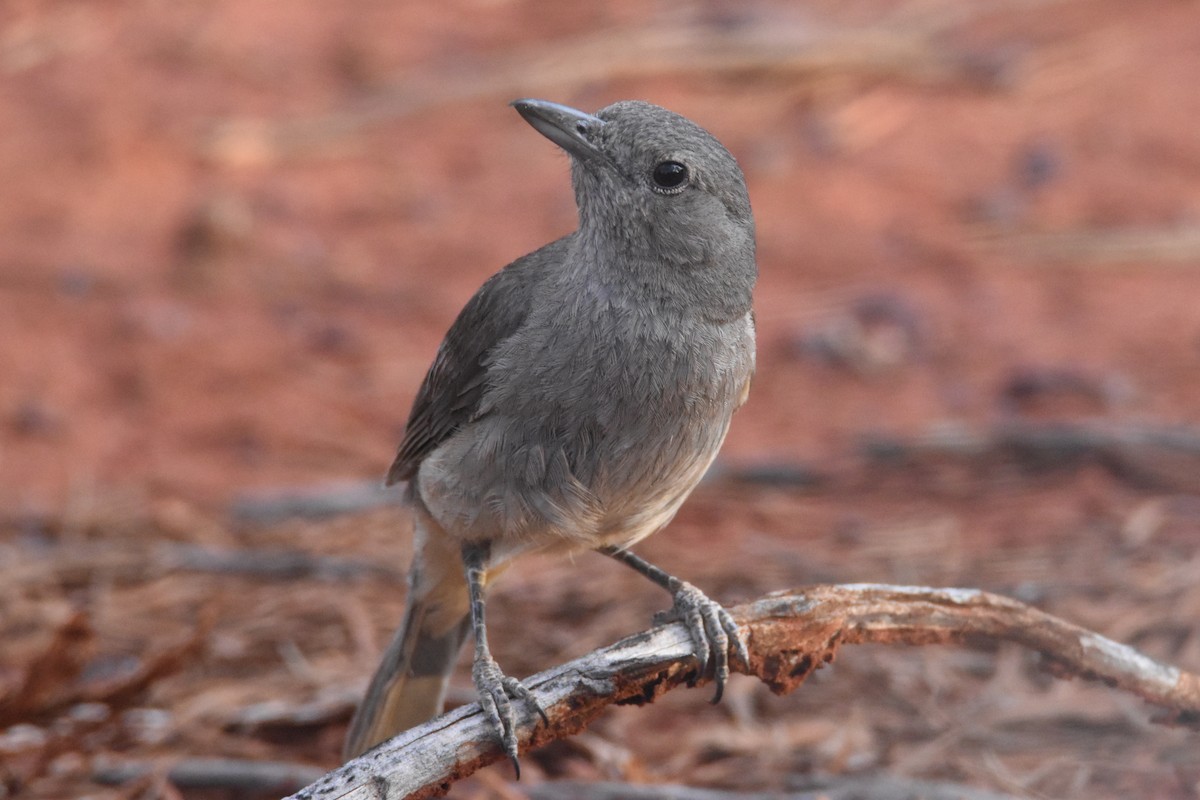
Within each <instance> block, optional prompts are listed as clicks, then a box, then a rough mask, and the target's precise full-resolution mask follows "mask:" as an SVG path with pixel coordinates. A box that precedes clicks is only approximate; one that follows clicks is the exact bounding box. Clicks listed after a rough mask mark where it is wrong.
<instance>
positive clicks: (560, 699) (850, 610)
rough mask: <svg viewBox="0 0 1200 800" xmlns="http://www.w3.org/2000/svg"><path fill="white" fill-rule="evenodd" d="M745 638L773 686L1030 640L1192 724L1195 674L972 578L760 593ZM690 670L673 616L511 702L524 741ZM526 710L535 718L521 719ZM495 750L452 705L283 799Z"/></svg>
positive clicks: (655, 689) (683, 636)
mask: <svg viewBox="0 0 1200 800" xmlns="http://www.w3.org/2000/svg"><path fill="white" fill-rule="evenodd" d="M733 614H734V616H735V617H736V618H737V620H738V623H739V625H741V626H742V630H743V633H744V634H745V635H746V638H747V645H748V647H749V651H750V664H749V665H748V667H747V668H746V671H747V672H748V673H749V674H752V675H755V676H757V677H758V678H759V679H761V680H762V681H763V682H764V683H766V684H767V685H768V686H769V687H770V688H771V690H772V691H774V692H776V693H779V694H782V693H785V692H788V691H791V690H792V689H794V688H795V687H796V686H798V685H800V683H802V682H803V681H804V679H805V678H806V677H807V676H808V675H809V674H811V673H812V672H813V671H814V670H816V669H819V668H820V667H821V666H822V665H823V664H826V663H828V662H831V661H832V660H833V659H834V657H835V656H836V655H837V651H838V650H839V648H840V647H841V646H842V645H845V644H863V643H868V642H871V643H884V644H910V645H915V644H944V643H950V642H962V641H965V640H967V639H970V640H972V641H979V640H993V641H1009V642H1015V643H1017V644H1020V645H1022V646H1024V647H1027V648H1029V649H1031V650H1034V651H1036V652H1038V653H1040V654H1041V655H1042V656H1043V657H1044V658H1045V659H1046V660H1047V662H1048V663H1049V665H1051V666H1052V667H1053V673H1054V674H1055V675H1058V676H1068V675H1077V676H1080V677H1084V678H1088V679H1092V680H1099V681H1102V682H1104V683H1107V684H1108V685H1110V686H1112V687H1114V688H1116V689H1119V690H1121V691H1125V692H1128V693H1130V694H1134V695H1137V696H1138V697H1141V698H1142V699H1144V700H1146V701H1147V702H1149V703H1151V704H1153V705H1156V706H1158V707H1159V708H1161V709H1162V710H1163V712H1165V713H1163V714H1162V715H1161V716H1160V717H1159V718H1158V720H1157V721H1159V722H1164V723H1174V724H1184V725H1191V726H1196V727H1200V676H1198V675H1196V674H1193V673H1188V672H1183V671H1181V670H1179V669H1177V668H1175V667H1171V666H1166V665H1163V664H1159V663H1158V662H1156V661H1153V660H1152V659H1150V658H1148V657H1147V656H1145V655H1142V654H1141V653H1139V652H1138V651H1136V650H1134V649H1132V648H1130V647H1127V646H1125V645H1122V644H1118V643H1116V642H1114V641H1112V640H1110V639H1106V638H1104V637H1103V636H1100V635H1099V634H1097V633H1093V632H1092V631H1089V630H1086V629H1084V628H1081V627H1079V626H1077V625H1073V624H1071V623H1069V622H1066V621H1064V620H1061V619H1058V618H1057V617H1053V616H1051V615H1049V614H1046V613H1044V612H1042V611H1038V610H1036V609H1034V608H1031V607H1030V606H1027V605H1025V604H1023V603H1019V602H1017V601H1015V600H1010V599H1008V598H1005V597H1000V596H998V595H994V594H989V593H987V592H981V591H978V590H974V589H932V588H925V587H908V586H886V585H877V584H851V585H843V586H817V587H812V588H808V589H803V590H796V591H791V592H780V593H777V594H772V595H768V596H767V597H764V598H762V599H760V600H758V601H756V602H754V603H751V604H749V605H745V606H740V607H738V608H736V609H734V610H733ZM707 680H708V679H707V678H706V677H705V676H702V675H701V674H700V669H699V665H698V664H697V663H696V660H695V658H694V657H693V656H692V651H691V642H690V641H689V639H688V634H687V631H686V629H685V628H684V627H683V625H681V624H678V623H674V624H671V625H664V626H660V627H657V628H653V629H651V630H649V631H645V632H643V633H639V634H637V635H634V636H630V637H628V638H626V639H623V640H622V641H620V642H617V643H616V644H614V645H611V646H609V647H605V648H602V649H600V650H597V651H594V652H592V653H589V654H588V655H585V656H583V657H582V658H578V659H576V660H574V661H571V662H569V663H567V664H563V665H561V666H559V667H555V668H553V669H550V670H547V671H545V672H542V673H540V674H538V675H535V676H533V677H532V678H529V679H528V680H526V681H524V683H525V685H526V686H527V687H529V689H530V690H531V691H532V692H533V694H534V696H535V697H536V698H537V700H538V702H539V703H540V704H541V706H542V707H543V708H544V709H545V710H546V713H547V715H548V717H549V720H550V724H549V725H548V726H543V725H538V726H536V727H535V726H534V721H535V719H536V717H533V715H531V714H529V713H528V710H527V709H526V708H525V706H524V704H521V703H517V704H514V710H516V711H518V712H519V713H520V714H521V715H522V718H521V719H520V720H519V727H520V739H521V745H522V749H529V748H533V747H537V746H539V745H542V744H545V743H546V742H549V741H552V740H555V739H561V738H564V737H567V736H570V735H572V734H574V733H577V732H578V731H580V730H582V729H583V728H584V727H586V726H587V724H588V723H589V722H590V721H591V720H592V719H594V718H595V717H596V716H597V715H598V714H599V713H600V712H601V711H602V710H603V709H604V708H605V707H607V706H609V705H612V704H614V703H622V704H629V703H633V704H642V703H648V702H651V701H653V700H654V699H655V698H656V697H658V696H659V695H661V694H663V693H664V692H666V691H668V690H670V689H673V688H675V687H676V686H680V685H684V684H686V685H689V686H694V685H697V684H701V683H705V682H706V681H707ZM531 717H533V718H531ZM502 758H504V755H503V753H502V752H501V750H500V748H499V746H498V745H497V743H496V742H495V741H494V737H493V733H492V730H491V728H490V727H489V726H488V724H487V722H486V721H485V720H484V719H483V716H482V714H481V713H480V711H479V706H478V705H477V704H474V703H472V704H471V705H468V706H464V707H462V708H458V709H456V710H454V711H451V712H450V713H448V714H444V715H442V716H440V717H438V718H436V719H434V720H431V721H430V722H427V723H426V724H424V725H421V726H419V727H417V728H413V729H412V730H409V731H406V732H404V733H402V734H400V735H399V736H397V737H395V738H393V739H391V740H389V741H387V742H385V743H384V744H382V745H380V746H379V747H377V748H375V749H374V750H372V751H370V752H368V753H366V754H364V755H363V756H360V757H359V758H356V759H354V760H353V761H351V762H349V763H348V764H346V765H345V766H343V767H341V768H339V769H336V770H334V771H333V772H330V773H328V774H326V775H325V776H324V777H322V778H321V779H320V780H319V781H317V782H315V783H313V784H312V785H310V786H308V787H307V788H305V789H303V790H302V791H300V792H298V793H297V794H295V795H293V798H294V800H318V799H319V800H329V799H331V798H344V799H345V800H381V799H382V798H389V800H398V799H399V798H410V799H413V800H415V799H416V798H424V797H434V796H438V795H441V794H443V793H445V792H446V791H447V790H448V789H449V787H450V785H451V784H452V783H453V782H455V781H456V780H459V779H461V778H463V777H465V776H467V775H470V774H471V773H472V772H474V771H476V770H478V769H479V768H480V767H483V766H486V765H487V764H490V763H492V762H494V761H498V760H500V759H502Z"/></svg>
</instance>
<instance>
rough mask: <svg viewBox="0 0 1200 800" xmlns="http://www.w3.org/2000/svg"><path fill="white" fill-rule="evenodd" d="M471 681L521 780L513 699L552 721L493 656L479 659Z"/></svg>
mask: <svg viewBox="0 0 1200 800" xmlns="http://www.w3.org/2000/svg"><path fill="white" fill-rule="evenodd" d="M471 678H472V680H474V682H475V690H476V691H477V692H478V693H479V705H480V706H481V707H482V708H483V715H484V716H485V717H487V720H488V722H489V723H490V724H491V726H492V729H493V730H494V731H495V732H496V736H497V738H499V739H500V745H501V746H502V747H503V748H504V754H505V755H507V756H508V759H509V760H510V761H512V765H513V769H514V770H515V771H516V773H517V778H518V779H519V778H520V777H521V764H520V762H519V761H518V760H517V724H516V716H515V715H514V713H513V707H512V703H511V702H510V700H522V701H524V702H525V703H526V704H527V705H529V706H531V707H532V708H533V710H534V711H536V712H537V713H538V716H540V717H541V718H542V722H543V723H545V724H546V725H549V724H550V720H549V719H548V718H547V717H546V712H545V711H544V710H543V709H542V706H541V704H540V703H538V701H537V698H536V697H534V696H533V693H532V692H530V691H529V690H528V689H526V688H525V687H524V686H523V685H521V682H520V681H518V680H517V679H516V678H510V677H509V676H507V675H505V674H504V673H503V672H501V671H500V665H499V664H497V663H496V661H495V659H493V658H491V657H490V656H484V657H477V658H476V659H475V664H474V666H473V667H472V668H471Z"/></svg>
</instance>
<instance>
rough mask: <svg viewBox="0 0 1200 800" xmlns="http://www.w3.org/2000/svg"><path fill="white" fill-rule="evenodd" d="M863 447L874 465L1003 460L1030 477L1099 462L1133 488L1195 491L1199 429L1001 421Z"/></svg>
mask: <svg viewBox="0 0 1200 800" xmlns="http://www.w3.org/2000/svg"><path fill="white" fill-rule="evenodd" d="M861 450H862V453H863V455H865V456H866V457H867V458H868V459H869V460H870V461H872V462H873V463H875V464H877V465H882V466H888V465H902V466H905V467H908V466H911V465H912V464H914V463H919V462H920V461H922V460H930V459H941V458H951V459H959V460H966V461H968V462H972V463H979V464H984V463H987V462H989V461H994V460H996V459H1008V460H1009V461H1012V462H1015V463H1016V464H1017V465H1018V466H1020V467H1022V468H1024V469H1026V470H1027V471H1030V472H1039V471H1044V470H1047V469H1069V468H1078V467H1080V466H1082V465H1084V464H1099V465H1101V466H1103V467H1104V468H1106V469H1107V470H1108V471H1109V472H1111V473H1112V474H1113V476H1114V477H1117V478H1119V479H1121V480H1124V481H1126V482H1128V483H1130V484H1133V485H1135V486H1140V487H1145V488H1153V489H1171V490H1175V491H1193V490H1200V429H1198V428H1195V427H1188V426H1149V425H1112V424H1100V423H1084V422H1062V423H1035V422H1006V423H1002V424H999V425H996V426H994V427H992V428H991V429H990V430H984V431H979V430H972V429H969V428H962V427H945V428H942V429H939V430H935V431H932V432H930V433H927V434H924V435H922V436H917V437H913V438H910V439H898V438H897V439H891V438H888V437H885V436H872V437H869V438H866V439H864V440H863V442H862V446H861Z"/></svg>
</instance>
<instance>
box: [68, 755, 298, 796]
mask: <svg viewBox="0 0 1200 800" xmlns="http://www.w3.org/2000/svg"><path fill="white" fill-rule="evenodd" d="M164 766H165V765H163V764H159V763H153V762H120V763H115V764H105V765H101V766H99V767H97V768H96V769H95V770H94V771H93V772H92V780H94V781H96V782H97V783H101V784H107V785H118V784H122V783H128V782H129V781H133V780H137V779H138V778H141V777H143V776H145V775H149V774H151V773H153V772H155V771H156V770H159V769H162V768H163V767H164ZM320 774H321V770H320V769H317V768H316V767H310V766H306V765H304V764H291V763H288V762H285V761H249V760H241V759H236V758H189V759H185V760H183V761H176V762H174V763H172V764H170V766H169V768H168V769H167V771H166V778H167V780H168V781H169V782H170V783H172V784H174V785H175V786H177V787H178V788H180V789H209V790H213V789H223V790H226V791H231V792H260V793H266V792H271V793H282V792H292V791H295V790H296V789H297V788H299V787H301V786H304V785H305V784H307V783H311V782H312V781H313V780H315V779H316V778H317V777H319V776H320Z"/></svg>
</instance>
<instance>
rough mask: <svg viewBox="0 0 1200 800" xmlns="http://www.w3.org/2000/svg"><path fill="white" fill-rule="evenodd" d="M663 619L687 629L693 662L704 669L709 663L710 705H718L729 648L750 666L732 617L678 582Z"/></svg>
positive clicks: (693, 588)
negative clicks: (713, 689)
mask: <svg viewBox="0 0 1200 800" xmlns="http://www.w3.org/2000/svg"><path fill="white" fill-rule="evenodd" d="M666 618H669V619H676V620H679V621H681V622H683V624H684V625H686V626H687V629H688V632H689V633H690V634H691V637H692V644H693V645H694V648H695V649H694V651H693V652H694V653H695V655H696V660H697V661H699V662H700V668H701V669H702V670H707V669H708V666H709V662H710V660H711V661H712V669H713V680H714V682H715V683H716V684H717V691H716V694H715V696H714V697H713V699H712V702H713V703H714V704H715V703H719V702H721V698H722V697H723V696H724V694H725V684H726V682H727V681H728V680H729V645H730V644H731V643H732V644H733V646H734V653H735V654H736V657H737V658H738V659H739V660H740V661H741V663H742V664H749V663H750V656H749V653H748V652H747V650H746V644H745V642H743V641H742V637H741V633H740V631H739V630H738V626H737V623H736V622H734V621H733V617H732V616H731V615H730V614H729V612H728V611H726V610H725V609H724V608H722V607H721V605H720V604H719V603H717V602H715V601H713V600H710V599H709V598H708V596H707V595H705V594H704V593H703V592H701V591H700V590H699V589H697V588H696V587H695V586H693V585H691V584H690V583H683V582H681V583H680V586H679V588H678V589H677V590H676V591H675V604H674V606H673V607H672V608H671V610H670V612H668V614H667V615H666Z"/></svg>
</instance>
